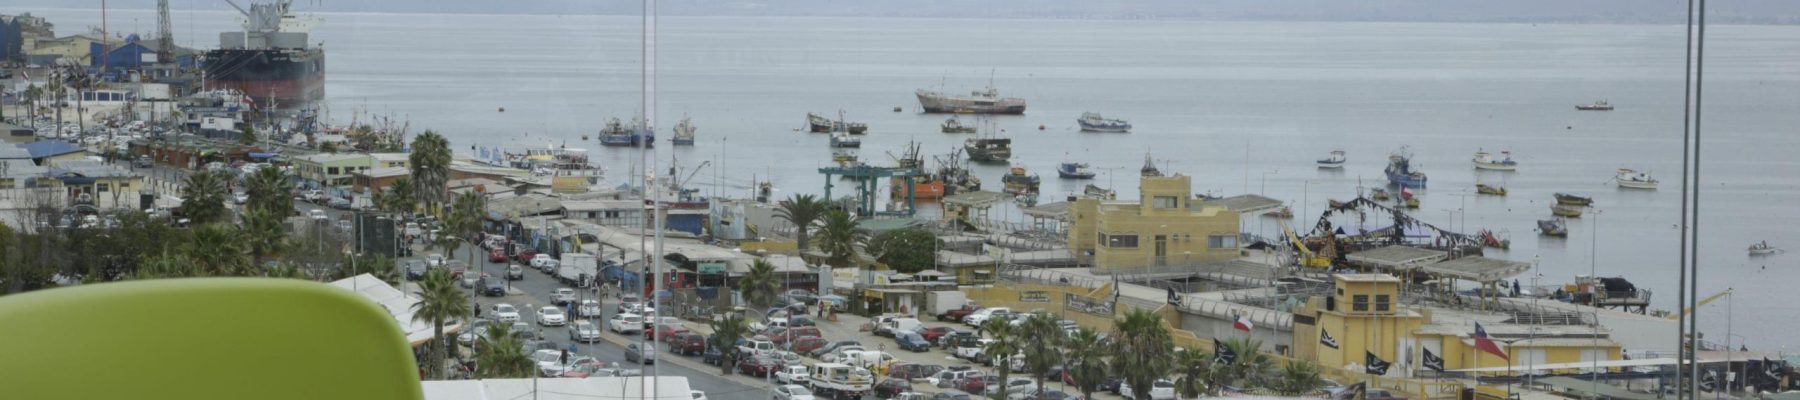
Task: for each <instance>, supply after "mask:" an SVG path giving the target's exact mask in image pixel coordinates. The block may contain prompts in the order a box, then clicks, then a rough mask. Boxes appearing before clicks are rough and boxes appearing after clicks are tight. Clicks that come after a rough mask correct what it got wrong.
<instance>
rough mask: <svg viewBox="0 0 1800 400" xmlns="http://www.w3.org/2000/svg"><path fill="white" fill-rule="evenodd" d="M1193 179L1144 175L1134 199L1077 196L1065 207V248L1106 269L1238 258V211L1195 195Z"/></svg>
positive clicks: (1178, 176) (1182, 176)
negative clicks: (1114, 199) (1209, 202)
mask: <svg viewBox="0 0 1800 400" xmlns="http://www.w3.org/2000/svg"><path fill="white" fill-rule="evenodd" d="M1191 185H1192V181H1191V179H1190V178H1189V177H1187V176H1184V175H1180V174H1176V175H1173V176H1160V175H1153V176H1145V177H1143V180H1142V183H1140V184H1139V186H1138V201H1136V202H1118V201H1099V200H1094V199H1081V200H1077V201H1076V202H1075V204H1074V205H1073V206H1071V207H1070V208H1069V226H1070V228H1069V237H1068V239H1069V251H1071V252H1073V253H1074V255H1075V257H1076V259H1078V260H1082V261H1089V262H1090V263H1091V264H1092V265H1093V266H1094V267H1095V268H1105V269H1117V268H1140V267H1150V266H1163V265H1194V264H1199V263H1204V262H1212V261H1222V260H1231V259H1235V258H1237V257H1238V256H1239V253H1238V252H1239V250H1238V213H1236V212H1232V211H1230V210H1227V209H1226V208H1224V207H1216V206H1205V205H1202V204H1200V202H1197V201H1194V196H1193V190H1192V188H1191ZM1090 260H1091V261H1090Z"/></svg>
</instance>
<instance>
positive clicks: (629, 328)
mask: <svg viewBox="0 0 1800 400" xmlns="http://www.w3.org/2000/svg"><path fill="white" fill-rule="evenodd" d="M606 329H608V330H611V331H613V333H617V334H621V335H623V334H626V333H633V332H642V331H643V330H644V317H641V316H638V315H637V314H613V317H612V319H610V320H607V321H606Z"/></svg>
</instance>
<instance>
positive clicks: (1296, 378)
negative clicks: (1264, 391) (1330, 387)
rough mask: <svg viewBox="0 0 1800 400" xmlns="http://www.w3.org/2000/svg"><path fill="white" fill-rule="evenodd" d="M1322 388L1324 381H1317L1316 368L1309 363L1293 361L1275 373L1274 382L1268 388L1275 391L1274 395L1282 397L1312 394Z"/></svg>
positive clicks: (1317, 368)
mask: <svg viewBox="0 0 1800 400" xmlns="http://www.w3.org/2000/svg"><path fill="white" fill-rule="evenodd" d="M1324 386H1325V381H1324V380H1322V379H1319V367H1318V366H1316V365H1313V363H1312V362H1309V361H1305V360H1295V361H1289V362H1288V363H1287V365H1284V366H1282V367H1281V369H1280V370H1279V371H1276V374H1275V379H1274V382H1273V384H1272V385H1270V388H1272V389H1275V393H1277V394H1281V395H1283V396H1300V395H1305V394H1307V393H1312V392H1313V391H1315V390H1319V388H1321V387H1324Z"/></svg>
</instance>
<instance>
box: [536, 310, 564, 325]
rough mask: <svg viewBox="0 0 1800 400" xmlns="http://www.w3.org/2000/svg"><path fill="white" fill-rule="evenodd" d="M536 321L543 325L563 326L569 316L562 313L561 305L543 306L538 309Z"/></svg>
mask: <svg viewBox="0 0 1800 400" xmlns="http://www.w3.org/2000/svg"><path fill="white" fill-rule="evenodd" d="M537 322H538V324H539V325H543V326H563V325H565V324H568V323H569V316H568V314H564V313H563V310H562V307H557V306H545V307H544V308H539V309H538V311H537Z"/></svg>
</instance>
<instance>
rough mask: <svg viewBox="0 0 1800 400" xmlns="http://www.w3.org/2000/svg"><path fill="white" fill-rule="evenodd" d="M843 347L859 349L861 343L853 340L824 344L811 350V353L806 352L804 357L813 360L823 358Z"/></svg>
mask: <svg viewBox="0 0 1800 400" xmlns="http://www.w3.org/2000/svg"><path fill="white" fill-rule="evenodd" d="M845 346H856V347H857V348H861V347H862V342H858V341H855V340H839V341H836V342H831V343H826V344H825V346H824V347H820V348H817V349H813V350H812V351H809V352H806V355H809V356H812V357H813V358H823V357H824V356H825V355H826V354H829V353H831V352H832V351H835V350H837V349H838V348H839V347H845Z"/></svg>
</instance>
